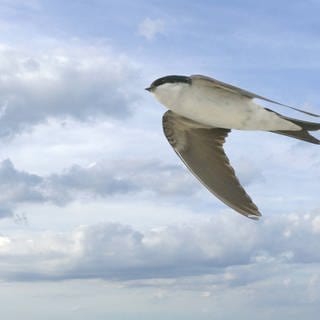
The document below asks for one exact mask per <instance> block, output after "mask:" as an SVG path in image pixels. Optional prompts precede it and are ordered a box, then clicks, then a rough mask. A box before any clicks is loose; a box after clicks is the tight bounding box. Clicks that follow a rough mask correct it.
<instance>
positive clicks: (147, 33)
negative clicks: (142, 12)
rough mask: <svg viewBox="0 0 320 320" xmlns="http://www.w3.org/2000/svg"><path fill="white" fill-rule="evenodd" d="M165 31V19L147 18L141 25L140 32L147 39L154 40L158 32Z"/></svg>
mask: <svg viewBox="0 0 320 320" xmlns="http://www.w3.org/2000/svg"><path fill="white" fill-rule="evenodd" d="M163 32H164V21H163V20H161V19H150V18H145V19H144V20H143V21H142V22H141V23H140V25H139V34H140V35H141V36H143V37H144V38H146V39H147V40H152V39H154V38H155V36H156V35H157V34H161V33H163Z"/></svg>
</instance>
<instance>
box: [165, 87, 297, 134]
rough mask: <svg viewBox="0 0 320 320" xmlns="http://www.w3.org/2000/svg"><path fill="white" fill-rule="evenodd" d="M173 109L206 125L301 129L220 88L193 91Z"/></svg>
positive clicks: (242, 128)
mask: <svg viewBox="0 0 320 320" xmlns="http://www.w3.org/2000/svg"><path fill="white" fill-rule="evenodd" d="M171 109H172V110H173V111H175V112H177V113H178V114H180V115H182V116H184V117H187V118H189V119H192V120H195V121H197V122H200V123H202V124H204V125H208V126H213V127H219V128H226V129H240V130H267V131H274V130H299V129H300V127H299V126H297V125H295V124H293V123H291V122H290V121H287V120H284V119H282V118H281V117H279V116H278V115H277V114H275V113H273V112H270V111H267V110H265V109H264V108H262V107H260V106H259V105H257V104H255V103H254V102H253V101H252V100H251V99H248V98H246V97H242V96H238V95H235V94H233V93H228V92H223V91H222V90H220V89H217V90H206V91H204V90H199V89H198V90H189V91H187V92H185V93H183V94H182V95H181V96H180V99H179V103H178V104H177V105H175V106H171Z"/></svg>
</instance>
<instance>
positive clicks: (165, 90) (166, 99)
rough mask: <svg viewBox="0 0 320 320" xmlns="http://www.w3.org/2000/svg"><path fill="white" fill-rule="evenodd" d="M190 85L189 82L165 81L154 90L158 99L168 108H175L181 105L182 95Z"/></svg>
mask: <svg viewBox="0 0 320 320" xmlns="http://www.w3.org/2000/svg"><path fill="white" fill-rule="evenodd" d="M189 86H190V85H189V84H188V83H182V82H178V83H164V84H162V85H160V86H158V87H157V88H156V89H155V90H154V91H153V93H154V95H155V97H156V98H157V100H158V101H159V102H160V103H161V104H163V105H164V106H165V107H167V108H168V109H172V108H173V109H174V108H175V106H176V105H179V102H180V99H181V95H182V93H183V92H184V91H185V89H187V88H188V87H189Z"/></svg>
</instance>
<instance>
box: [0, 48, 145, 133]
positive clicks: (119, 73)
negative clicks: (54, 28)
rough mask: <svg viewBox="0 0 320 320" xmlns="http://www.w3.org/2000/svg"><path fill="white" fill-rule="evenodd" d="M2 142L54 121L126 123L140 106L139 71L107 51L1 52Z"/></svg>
mask: <svg viewBox="0 0 320 320" xmlns="http://www.w3.org/2000/svg"><path fill="white" fill-rule="evenodd" d="M0 73H1V76H0V108H1V117H0V126H1V129H0V136H9V135H13V134H16V133H17V132H20V131H21V130H25V129H27V128H29V127H32V126H33V125H35V124H37V123H39V122H44V121H46V120H47V119H48V118H50V117H60V118H63V117H73V118H75V119H78V120H80V121H89V120H91V119H95V118H96V117H99V116H103V117H111V118H123V117H127V116H128V115H130V113H131V109H130V106H131V104H132V103H133V102H134V101H136V99H137V95H136V94H135V93H134V92H135V89H134V88H133V85H132V83H134V82H135V81H134V79H137V78H139V75H138V71H137V69H136V68H135V67H134V66H133V65H132V64H131V63H130V62H129V61H128V60H126V59H125V58H123V57H115V56H114V55H112V54H110V53H107V52H106V50H102V49H101V50H100V51H99V49H92V48H87V47H81V46H75V47H74V48H69V49H65V50H61V49H59V48H51V49H50V50H48V52H45V53H42V54H30V53H25V52H20V51H18V50H15V49H12V48H6V47H0Z"/></svg>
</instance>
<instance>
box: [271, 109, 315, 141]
mask: <svg viewBox="0 0 320 320" xmlns="http://www.w3.org/2000/svg"><path fill="white" fill-rule="evenodd" d="M266 110H267V111H270V112H273V113H276V114H277V115H278V116H279V117H281V118H282V119H285V120H287V121H290V122H292V123H294V124H296V125H298V126H299V127H301V130H297V131H290V130H277V131H271V132H273V133H278V134H282V135H285V136H289V137H291V138H295V139H299V140H303V141H307V142H310V143H314V144H320V140H319V139H317V138H316V137H314V136H312V135H311V134H310V133H309V132H308V131H317V130H320V123H317V122H309V121H304V120H299V119H294V118H289V117H286V116H283V115H282V114H279V113H277V112H274V111H273V110H270V109H266Z"/></svg>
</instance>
